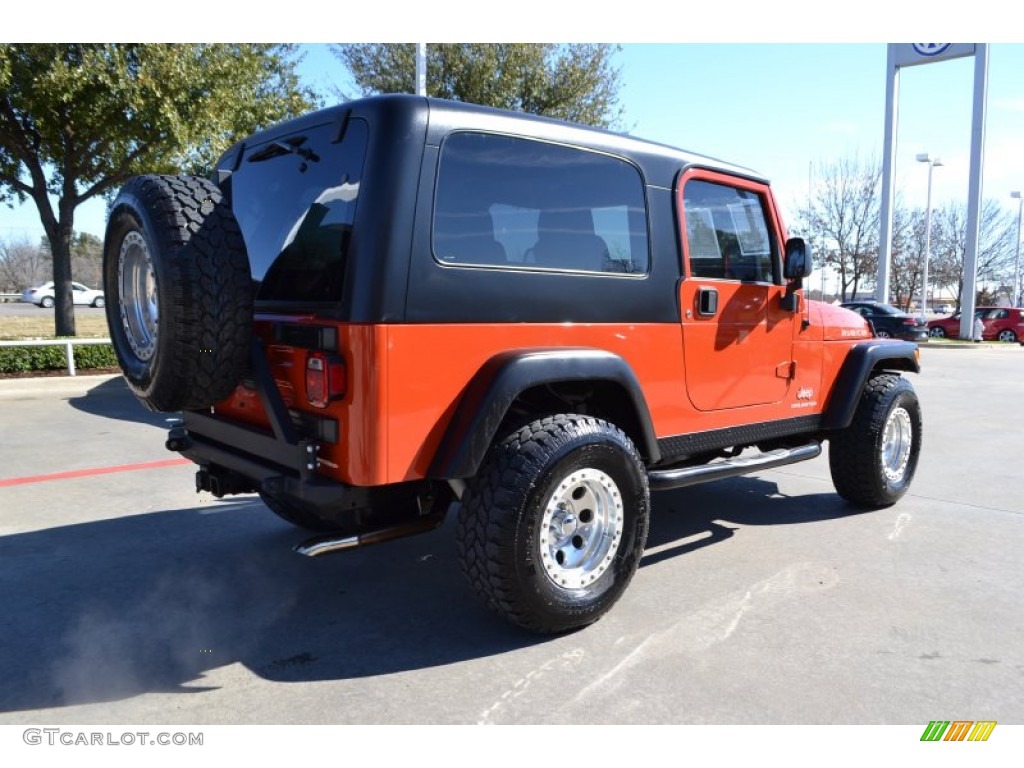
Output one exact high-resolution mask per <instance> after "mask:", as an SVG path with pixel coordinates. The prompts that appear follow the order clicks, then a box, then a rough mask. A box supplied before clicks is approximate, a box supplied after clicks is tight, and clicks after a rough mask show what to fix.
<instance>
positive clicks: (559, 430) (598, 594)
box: [457, 414, 650, 634]
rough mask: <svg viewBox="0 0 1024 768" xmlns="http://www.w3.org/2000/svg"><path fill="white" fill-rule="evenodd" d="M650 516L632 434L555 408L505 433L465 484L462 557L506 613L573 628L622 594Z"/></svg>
mask: <svg viewBox="0 0 1024 768" xmlns="http://www.w3.org/2000/svg"><path fill="white" fill-rule="evenodd" d="M590 507H593V508H592V509H590ZM649 516H650V493H649V490H648V486H647V473H646V470H645V468H644V464H643V460H642V459H641V457H640V455H639V454H638V453H637V450H636V448H635V446H634V445H633V443H632V441H631V440H630V439H629V438H628V437H627V436H626V435H625V433H623V432H622V430H620V429H618V428H617V427H615V426H613V425H611V424H608V423H607V422H605V421H603V420H601V419H596V418H593V417H589V416H580V415H574V414H561V415H557V416H550V417H547V418H543V419H539V420H537V421H534V422H532V423H531V424H528V425H526V426H524V427H522V428H520V429H518V430H516V431H515V432H512V433H511V434H509V435H507V436H506V437H504V438H503V439H501V440H499V441H498V442H497V443H496V444H495V445H494V446H492V448H491V450H490V451H489V453H488V455H487V457H486V458H485V460H484V463H483V465H482V466H481V467H480V471H479V472H478V474H477V475H476V477H474V478H473V479H472V480H470V481H468V482H467V486H466V490H465V493H464V494H463V497H462V505H461V509H460V511H459V518H458V526H457V545H458V553H459V559H460V561H461V564H462V570H463V573H464V574H465V576H466V578H467V579H468V581H469V583H470V585H471V586H472V588H473V589H474V591H476V593H477V594H478V595H479V596H480V597H482V598H483V599H484V601H486V603H487V604H488V605H489V606H490V607H491V608H492V609H493V610H494V611H496V612H497V613H498V614H499V615H501V616H503V617H505V618H506V619H508V620H510V621H512V622H513V623H515V624H518V625H520V626H522V627H525V628H526V629H529V630H531V631H534V632H538V633H543V634H551V633H556V632H566V631H569V630H572V629H576V628H579V627H583V626H586V625H588V624H591V623H593V622H595V621H597V620H598V619H599V618H600V617H601V616H602V615H604V614H605V613H606V612H607V611H608V610H609V609H610V608H611V607H612V605H613V604H614V603H615V602H616V601H617V600H618V599H619V597H620V596H621V595H622V593H623V591H624V590H625V589H626V586H627V585H628V584H629V582H630V579H632V578H633V574H634V573H635V572H636V569H637V565H638V563H639V561H640V557H641V555H642V554H643V550H644V543H645V542H646V540H647V527H648V519H649ZM573 525H575V526H576V528H573ZM556 535H557V538H556V537H555V536H556ZM562 539H564V541H565V546H564V548H560V545H559V541H561V540H562ZM566 554H567V556H568V558H569V559H568V560H566V559H564V558H565V555H566ZM576 557H579V558H581V560H580V561H579V562H580V563H581V567H579V568H575V567H573V566H574V564H575V562H576V561H575V560H573V558H576ZM560 558H562V559H560Z"/></svg>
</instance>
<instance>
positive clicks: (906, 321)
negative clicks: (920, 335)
mask: <svg viewBox="0 0 1024 768" xmlns="http://www.w3.org/2000/svg"><path fill="white" fill-rule="evenodd" d="M917 323H918V319H917V318H916V317H907V318H904V320H903V324H904V325H917Z"/></svg>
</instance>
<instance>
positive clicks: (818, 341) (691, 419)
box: [216, 310, 850, 486]
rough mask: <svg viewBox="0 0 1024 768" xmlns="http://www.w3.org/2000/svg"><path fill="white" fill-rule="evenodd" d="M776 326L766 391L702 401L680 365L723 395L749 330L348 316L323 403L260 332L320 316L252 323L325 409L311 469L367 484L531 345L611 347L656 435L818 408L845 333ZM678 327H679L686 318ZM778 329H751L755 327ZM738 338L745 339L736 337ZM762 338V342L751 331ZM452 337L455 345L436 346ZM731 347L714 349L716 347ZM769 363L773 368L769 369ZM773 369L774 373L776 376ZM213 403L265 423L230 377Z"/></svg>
mask: <svg viewBox="0 0 1024 768" xmlns="http://www.w3.org/2000/svg"><path fill="white" fill-rule="evenodd" d="M813 311H814V310H812V312H813ZM801 316H802V314H798V315H796V322H795V323H794V324H792V325H787V326H785V330H786V332H787V333H788V334H794V333H795V334H796V338H793V337H792V336H791V335H790V336H787V337H786V340H785V343H784V344H780V346H779V349H780V350H788V352H783V353H782V354H781V355H780V356H779V359H778V360H775V359H774V358H771V359H770V360H765V361H760V365H761V368H762V371H761V374H760V377H759V381H760V383H761V385H762V386H767V385H768V384H770V385H771V386H772V387H773V392H774V395H773V399H772V400H771V401H770V402H761V403H758V402H750V403H745V404H743V405H742V406H737V407H731V408H729V407H726V408H716V409H708V410H702V409H699V408H697V407H696V406H695V404H694V402H693V401H692V400H693V397H692V393H688V391H687V387H686V386H685V385H684V381H685V377H686V373H687V371H688V370H698V371H701V372H702V375H703V376H704V380H705V381H706V386H707V387H708V388H709V389H708V391H713V388H714V387H716V386H717V387H718V388H719V389H720V390H724V389H726V388H727V387H729V386H731V387H732V389H730V390H729V392H730V393H731V395H730V396H736V395H737V393H742V392H745V391H746V390H745V389H742V388H739V389H738V388H737V387H736V384H737V383H742V382H745V381H747V380H749V379H750V378H751V365H752V364H751V360H750V357H749V355H747V354H746V347H748V346H750V345H751V340H750V339H749V338H748V339H742V338H729V339H726V340H724V342H723V341H722V338H721V337H720V336H719V337H717V338H716V337H709V338H708V339H707V340H706V341H707V344H708V349H706V350H704V349H701V348H700V347H699V346H697V345H694V346H693V347H692V348H687V352H686V354H687V355H688V356H689V359H687V360H685V364H684V350H683V344H682V342H681V339H680V335H679V326H678V325H677V324H669V323H666V324H607V325H604V324H460V325H452V324H445V325H409V324H405V325H351V324H344V323H337V324H334V323H331V324H330V325H331V326H333V327H335V328H337V332H338V339H339V346H340V354H341V356H342V357H343V359H344V361H345V369H346V371H347V375H348V377H349V380H348V381H347V382H346V394H345V396H344V398H343V399H342V400H339V401H337V402H334V403H331V404H330V405H329V407H328V408H326V409H317V408H313V407H312V406H309V405H308V403H306V401H305V389H304V386H305V385H304V375H305V364H306V357H307V355H308V354H309V353H308V352H307V351H306V350H304V349H302V348H298V347H292V346H287V345H282V344H276V343H270V342H269V322H267V321H268V320H269V319H270V317H273V318H274V319H275V320H284V321H286V322H288V323H290V324H300V325H301V324H311V325H317V326H324V325H327V323H324V321H322V320H319V321H317V320H314V319H313V318H311V317H310V318H306V317H287V318H283V317H277V316H267V317H264V318H263V319H262V321H261V322H259V323H258V324H257V329H258V333H259V335H260V336H261V338H262V339H263V340H264V342H265V343H267V350H268V352H267V357H268V362H269V363H270V366H271V372H272V374H273V377H274V380H275V382H276V383H277V385H278V389H279V391H281V392H282V395H283V396H284V398H285V400H286V404H287V405H288V406H289V407H290V408H294V409H297V410H301V411H303V412H305V413H308V414H313V415H315V416H319V417H326V418H331V419H335V420H337V422H338V426H339V440H338V442H337V443H336V444H330V443H322V444H321V451H320V459H321V463H320V467H319V469H318V472H319V473H320V474H321V475H323V476H325V477H330V478H332V479H335V480H340V481H342V482H345V483H348V484H351V485H359V486H373V485H383V484H388V483H397V482H402V481H407V480H416V479H420V478H423V477H425V476H426V473H427V470H428V467H429V466H430V463H431V461H432V460H433V458H434V454H435V452H436V450H437V447H438V445H439V443H440V441H441V439H442V437H443V435H444V434H445V430H446V429H447V427H448V425H449V423H450V421H451V418H452V415H453V413H454V411H455V408H456V406H457V405H458V403H459V400H460V398H461V396H462V394H463V392H464V391H465V388H466V386H467V383H468V382H469V381H471V380H472V379H473V377H474V376H475V375H476V373H477V372H478V371H479V370H480V369H481V368H482V367H483V366H484V364H485V363H486V362H487V361H488V360H489V359H490V358H492V357H493V356H495V355H498V354H500V353H503V352H507V351H508V350H513V349H517V348H522V349H524V350H528V349H536V348H539V347H560V346H564V347H573V348H593V349H601V350H607V351H610V352H613V353H615V354H617V355H620V356H622V358H623V359H625V360H626V362H627V363H628V364H629V365H630V367H631V368H632V369H633V371H634V372H635V373H636V376H637V378H638V380H639V381H640V384H641V386H642V388H643V392H644V396H645V398H646V400H647V405H648V407H649V409H650V415H651V421H652V423H653V426H654V430H655V434H656V436H657V437H659V438H662V437H670V436H674V435H681V434H691V433H694V432H703V431H707V430H714V429H722V428H725V427H735V426H740V425H747V424H755V423H758V422H764V421H770V420H777V419H786V418H792V417H796V416H807V415H812V414H815V413H821V412H822V410H823V408H824V407H825V405H826V403H827V393H823V392H821V386H822V381H823V377H824V380H833V379H834V378H835V375H836V373H837V371H838V368H839V366H840V365H841V364H842V361H843V360H844V359H845V356H846V353H847V351H848V350H849V346H850V345H849V343H844V344H824V349H825V354H824V355H822V346H823V345H822V337H823V329H822V327H821V326H820V325H819V324H817V323H812V324H811V325H810V326H808V327H807V328H801V324H800V322H799V318H800V317H801ZM686 332H689V329H687V331H686ZM777 332H778V330H777V329H775V330H768V329H764V328H761V329H757V328H755V330H754V331H753V333H755V334H758V336H767V335H768V334H770V333H777ZM745 341H746V342H747V343H746V344H745V343H744V342H745ZM762 345H763V342H762ZM454 348H458V350H459V354H458V355H446V354H445V352H444V351H445V350H448V349H454ZM724 348H725V349H728V351H729V352H730V353H731V354H728V355H723V349H724ZM777 368H778V370H776V369H777ZM784 374H785V375H784ZM216 411H217V412H218V413H219V414H221V415H224V416H226V417H228V418H231V419H237V420H240V421H245V422H247V423H250V424H254V425H259V426H261V427H265V426H266V424H267V419H266V415H265V414H264V412H263V408H262V406H261V404H260V401H259V398H258V397H257V396H256V393H255V391H254V390H251V389H248V388H246V387H244V386H239V387H238V388H237V389H236V391H235V393H234V394H233V395H232V397H231V398H229V399H228V400H226V401H224V402H223V403H220V404H219V405H218V406H217V408H216Z"/></svg>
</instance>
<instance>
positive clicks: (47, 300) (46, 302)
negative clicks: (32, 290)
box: [39, 296, 53, 309]
mask: <svg viewBox="0 0 1024 768" xmlns="http://www.w3.org/2000/svg"><path fill="white" fill-rule="evenodd" d="M39 306H40V307H42V308H43V309H51V308H52V307H53V298H52V297H50V296H43V300H42V301H40V302H39Z"/></svg>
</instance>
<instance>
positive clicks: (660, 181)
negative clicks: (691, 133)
mask: <svg viewBox="0 0 1024 768" xmlns="http://www.w3.org/2000/svg"><path fill="white" fill-rule="evenodd" d="M810 269H811V255H810V251H809V248H808V246H807V245H806V244H805V243H804V242H803V241H802V240H800V239H799V238H787V235H786V231H785V228H784V227H783V224H782V220H781V218H780V216H779V211H778V208H777V206H776V204H775V201H774V200H773V198H772V193H771V189H770V188H769V186H768V182H767V181H766V180H765V179H763V178H761V177H760V176H758V175H757V174H755V173H753V172H752V171H749V170H746V169H743V168H738V167H734V166H731V165H728V164H725V163H722V162H719V161H716V160H712V159H709V158H706V157H702V156H699V155H695V154H691V153H688V152H684V151H681V150H678V149H674V148H671V147H667V146H663V145H660V144H654V143H650V142H646V141H641V140H639V139H636V138H632V137H628V136H622V135H618V134H614V133H609V132H605V131H600V130H594V129H591V128H586V127H582V126H579V125H571V124H567V123H563V122H559V121H555V120H549V119H544V118H539V117H534V116H529V115H524V114H517V113H511V112H503V111H499V110H494V109H487V108H482V107H477V106H472V105H468V104H461V103H453V102H447V101H439V100H434V99H425V98H421V97H414V96H380V97H374V98H367V99H362V100H359V101H353V102H350V103H347V104H342V105H340V106H336V107H333V108H330V109H325V110H322V111H319V112H316V113H314V114H310V115H307V116H305V117H302V118H299V119H296V120H292V121H290V122H287V123H284V124H282V125H278V126H276V127H273V128H271V129H269V130H266V131H263V132H260V133H257V134H255V135H253V136H250V137H248V138H246V139H244V140H242V141H240V142H238V143H237V144H235V145H234V146H233V147H232V148H231V149H229V150H228V151H227V152H226V153H225V154H224V155H223V157H222V158H221V159H220V160H219V162H218V164H217V168H216V170H215V171H214V174H213V177H212V179H210V180H206V179H201V178H196V177H189V176H141V177H137V178H134V179H132V180H130V181H129V182H128V183H127V184H126V185H125V187H124V188H123V189H122V190H121V191H120V194H119V195H118V197H117V199H116V200H115V202H114V204H113V206H112V208H111V212H110V218H109V223H108V227H107V233H106V242H105V246H104V287H105V290H106V296H107V316H108V320H109V323H110V331H111V336H112V338H113V341H114V347H115V350H116V352H117V355H118V359H119V361H120V364H121V367H122V368H123V370H124V375H125V377H126V379H127V381H128V383H129V385H130V386H131V388H132V390H133V391H134V392H135V394H136V395H137V396H138V397H139V399H140V400H141V401H142V402H143V403H144V404H145V405H146V406H147V407H149V408H151V409H153V410H157V411H182V412H183V413H182V419H181V421H180V423H178V424H177V425H176V426H174V427H173V428H172V429H171V430H170V434H169V436H168V439H167V447H168V448H169V449H170V450H172V451H177V452H179V453H180V454H182V455H183V456H186V457H188V458H189V459H191V460H192V461H194V462H195V463H196V464H197V465H198V466H199V469H198V472H197V475H196V485H197V488H198V489H199V490H204V491H209V492H211V493H213V494H214V495H216V496H218V497H219V496H223V495H225V494H234V493H252V492H256V493H258V494H259V495H260V497H261V498H262V499H263V501H264V502H265V503H266V505H267V507H269V508H270V509H271V510H272V511H273V512H275V513H276V514H278V515H279V516H281V517H282V518H284V519H285V520H287V521H289V522H291V523H294V524H295V525H297V526H299V527H302V528H306V529H309V530H311V531H315V532H317V533H318V534H319V535H318V536H316V537H315V538H313V539H310V540H309V541H306V542H305V543H303V544H301V545H300V546H298V547H297V549H298V551H300V552H302V553H303V554H307V555H317V554H321V553H325V552H330V551H335V550H339V549H345V548H350V547H356V546H360V545H363V544H368V543H372V542H377V541H383V540H387V539H391V538H395V537H398V536H403V535H407V534H411V533H416V532H421V531H426V530H429V529H431V528H434V527H436V526H437V525H438V524H439V523H440V522H441V520H442V518H443V517H444V515H445V513H446V511H447V510H448V508H449V506H450V505H451V503H452V502H453V501H457V502H458V509H459V511H458V525H457V546H458V552H459V556H460V558H461V563H462V568H463V570H464V572H465V575H466V577H467V578H468V580H469V582H470V584H471V585H472V587H473V589H474V590H475V591H476V592H477V593H478V594H479V595H480V596H481V597H482V598H483V599H484V600H485V601H486V602H487V603H488V604H489V605H490V606H491V607H492V608H493V609H494V610H496V611H497V612H498V613H499V614H501V615H503V616H505V617H506V618H508V619H510V620H511V621H513V622H515V623H516V624H519V625H522V626H524V627H527V628H529V629H531V630H534V631H537V632H562V631H565V630H569V629H573V628H575V627H580V626H583V625H586V624H589V623H591V622H593V621H595V620H597V619H598V618H599V617H600V616H601V615H602V614H604V613H605V612H606V611H608V610H609V608H610V607H611V606H612V605H613V604H614V603H615V601H616V600H617V599H618V598H619V596H620V595H621V594H622V592H623V590H625V588H626V585H627V584H628V583H629V581H630V579H631V578H632V576H633V574H634V572H635V571H636V568H637V563H638V561H639V559H640V556H641V555H642V553H643V550H644V541H645V539H646V536H647V529H648V515H649V514H650V492H651V490H659V489H666V488H679V487H682V486H687V485H692V484H696V483H703V482H707V481H710V480H716V479H719V478H725V477H731V476H734V475H740V474H744V473H749V472H757V471H760V470H764V469H767V468H770V467H778V466H780V465H783V464H789V463H793V462H797V461H803V460H806V459H811V458H814V457H816V456H818V455H819V454H820V452H821V444H822V442H824V441H826V440H828V441H829V443H830V448H829V460H830V466H831V470H832V477H833V479H834V482H835V486H836V489H837V490H838V492H839V494H840V495H842V496H843V497H844V498H846V499H848V500H849V501H850V502H851V503H853V504H856V505H861V506H867V507H882V506H886V505H890V504H892V503H894V502H895V501H896V500H897V499H899V498H900V497H901V496H902V495H903V493H904V492H905V491H906V490H907V488H908V486H909V484H910V482H911V479H912V478H913V476H914V471H915V468H916V467H917V461H918V453H919V451H920V448H921V411H920V407H919V405H918V401H917V397H916V396H915V394H914V391H913V389H912V387H911V385H910V384H909V383H908V381H907V380H906V379H905V378H903V377H902V376H901V373H903V372H906V371H914V372H917V371H918V370H919V366H918V353H917V347H916V346H915V345H914V344H912V343H908V342H899V341H892V340H880V339H875V338H873V337H872V334H871V331H870V330H869V327H868V325H867V324H866V323H865V321H864V319H863V318H861V317H860V316H859V315H856V314H854V313H852V312H849V311H847V310H844V309H840V308H836V307H832V306H828V305H825V304H821V303H817V302H812V301H808V300H807V299H806V298H805V297H804V295H803V290H802V280H803V278H804V277H806V276H807V275H808V274H809V273H810ZM748 449H749V450H748Z"/></svg>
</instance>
